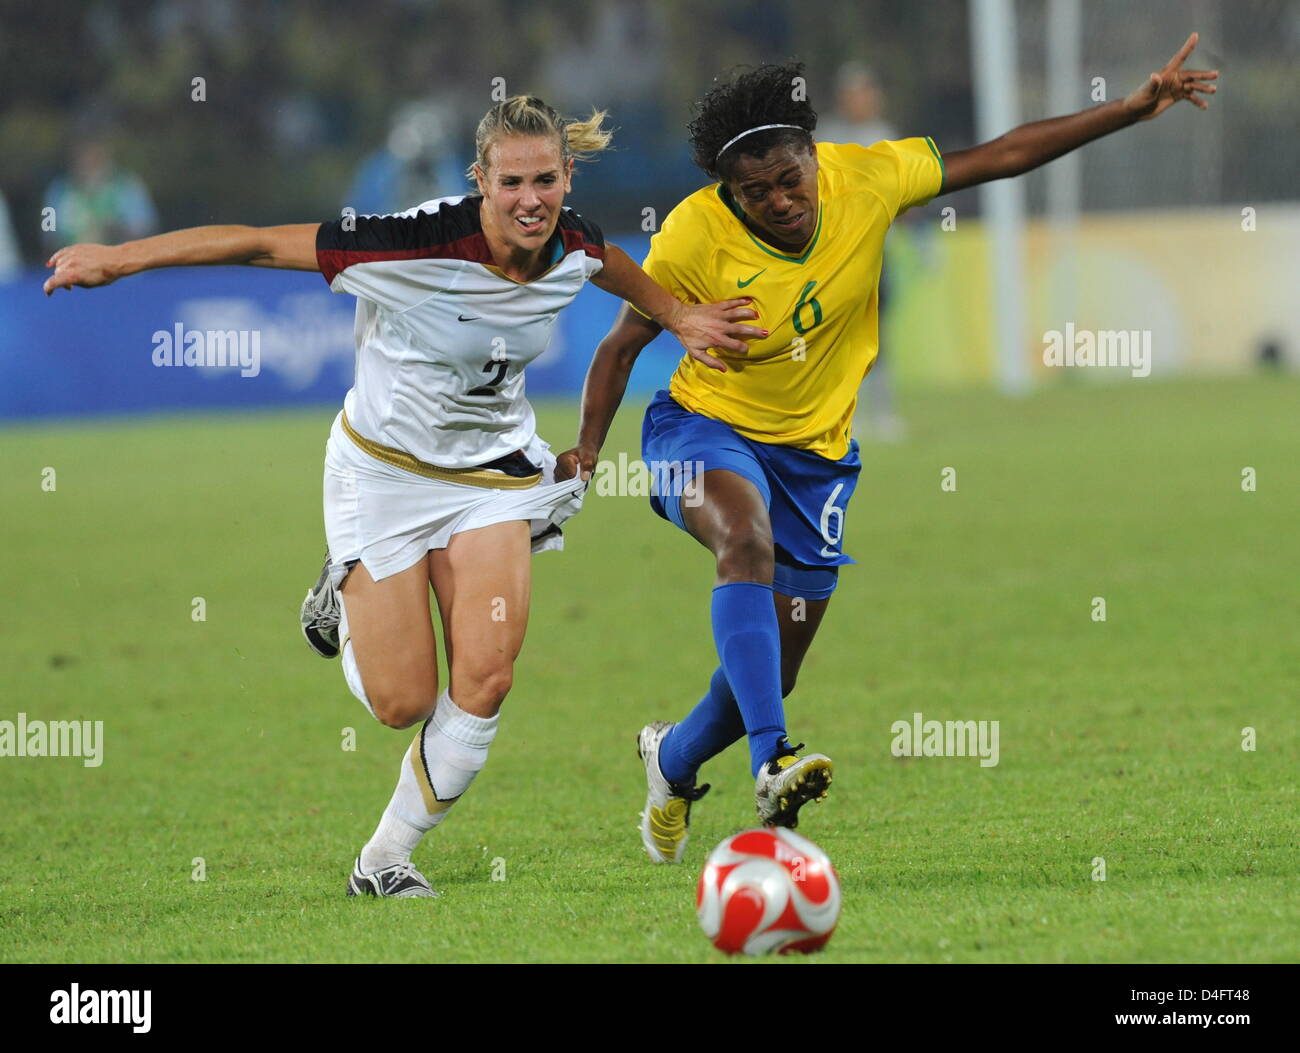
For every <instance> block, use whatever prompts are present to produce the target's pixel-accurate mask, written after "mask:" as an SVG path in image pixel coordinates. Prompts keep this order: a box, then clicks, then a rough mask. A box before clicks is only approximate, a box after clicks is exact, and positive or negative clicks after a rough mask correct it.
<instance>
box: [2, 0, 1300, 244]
mask: <svg viewBox="0 0 1300 1053" xmlns="http://www.w3.org/2000/svg"><path fill="white" fill-rule="evenodd" d="M0 7H2V8H3V12H4V13H3V18H2V20H0V24H2V25H3V36H2V37H0V100H3V101H2V102H0V107H2V111H0V192H2V193H3V195H4V197H5V199H6V200H7V203H8V212H9V219H10V222H11V223H12V232H13V237H14V238H16V245H15V246H10V248H9V253H10V255H12V254H13V253H14V252H16V253H17V255H18V256H19V257H21V258H22V259H25V260H28V261H36V260H38V259H40V258H42V253H44V252H46V251H47V249H48V248H49V247H50V245H51V243H52V242H54V241H56V240H58V241H65V242H66V241H68V240H87V239H89V240H121V239H122V238H125V237H130V236H134V235H137V234H139V233H142V232H147V231H149V230H152V229H160V228H161V229H170V228H175V227H183V226H191V225H197V224H201V223H210V222H245V223H252V224H269V223H281V222H299V221H307V220H312V219H315V218H318V217H321V218H323V217H327V216H334V215H337V214H338V211H339V209H340V208H341V207H343V206H344V205H351V206H352V207H355V208H357V209H358V210H359V211H361V212H368V211H387V210H391V209H395V208H405V207H409V206H410V205H413V204H416V203H418V202H419V201H421V200H425V199H427V198H428V197H432V196H437V195H441V194H446V193H455V192H457V191H459V190H460V189H462V188H463V187H464V185H465V184H464V180H463V177H462V176H461V174H460V173H461V171H462V170H463V168H464V165H465V163H466V162H467V161H468V160H469V159H470V149H471V145H472V137H473V129H474V125H475V124H476V122H477V120H478V118H479V117H480V116H481V115H482V113H483V111H484V110H485V109H486V108H487V106H488V105H489V104H490V102H491V95H490V93H491V91H492V87H493V78H498V77H499V78H503V79H504V83H505V86H506V89H507V90H508V91H509V92H510V93H516V92H525V91H526V92H532V93H536V94H540V95H542V96H543V97H544V98H546V99H547V100H548V101H551V102H552V103H553V104H554V105H556V106H557V107H559V108H561V109H562V110H564V111H565V112H567V113H571V114H576V113H582V112H586V111H588V110H589V109H590V108H591V107H593V106H598V107H601V108H606V109H608V110H609V111H610V113H611V117H612V121H613V123H614V125H615V126H616V127H617V128H618V129H619V134H618V136H617V139H616V146H617V148H618V149H617V151H616V152H614V153H613V154H610V155H607V156H606V157H604V158H602V159H601V161H600V162H599V165H598V166H597V167H595V168H593V169H591V170H589V171H588V172H586V173H584V175H583V177H582V179H581V180H580V183H579V186H578V187H577V188H576V189H575V203H576V204H577V205H578V207H579V208H582V209H584V210H587V211H589V212H591V213H592V214H593V215H594V216H597V217H598V218H600V220H601V221H602V222H603V223H604V224H605V225H606V226H607V227H609V228H611V229H615V230H616V229H618V228H619V227H620V226H621V225H623V226H626V227H627V228H628V229H637V228H638V226H639V217H640V215H641V209H642V208H643V207H645V206H646V205H663V206H665V207H666V206H670V205H671V204H672V203H673V202H675V201H677V200H679V199H680V198H681V197H682V196H683V195H684V194H686V193H687V192H689V191H690V190H692V189H694V188H695V187H697V186H699V185H701V184H702V182H704V179H703V177H702V176H701V174H700V173H699V172H698V171H696V170H695V169H694V168H693V166H692V165H691V164H690V161H689V159H688V156H687V151H686V146H685V132H684V129H685V124H686V122H687V120H688V119H689V117H690V108H691V104H692V102H693V101H694V100H696V99H697V98H699V96H700V95H701V94H702V93H703V92H704V91H705V90H706V89H707V87H708V86H709V84H710V82H711V81H712V79H713V78H714V77H715V76H716V75H717V74H718V73H719V72H720V71H721V70H724V69H728V68H730V67H732V66H735V65H737V64H744V63H753V62H759V61H765V60H780V59H785V58H789V57H791V56H797V57H799V58H802V59H803V60H805V61H806V62H807V64H808V78H809V92H810V98H811V99H812V100H813V102H814V105H815V106H817V108H818V109H819V112H820V113H821V114H822V115H823V120H824V121H825V122H826V124H827V125H832V126H837V127H839V128H840V129H841V130H843V129H844V127H845V126H846V125H848V126H852V125H855V124H856V125H863V124H869V123H870V122H872V121H879V122H884V124H885V125H886V128H887V129H888V130H890V131H893V132H894V133H895V134H898V135H901V136H908V135H930V136H932V137H933V138H934V139H935V141H936V142H937V143H938V144H939V145H940V148H941V149H955V148H960V147H962V146H967V145H970V144H971V143H972V141H973V138H974V131H973V128H974V121H973V103H972V90H971V83H972V70H971V59H970V44H969V28H968V10H967V8H968V5H967V2H966V0H927V2H925V3H917V2H913V0H879V2H875V3H870V4H867V3H858V2H849V3H836V2H827V3H799V2H780V0H775V2H774V0H710V2H708V3H701V2H698V0H563V2H559V0H556V2H553V3H547V4H538V3H533V2H525V0H368V2H367V3H364V4H357V3H354V2H351V0H85V2H75V0H70V2H63V0H60V2H57V3H46V4H36V3H31V2H23V3H15V2H13V0H6V2H5V3H4V4H3V5H0ZM1171 8H1181V9H1182V10H1183V16H1182V17H1178V18H1174V19H1173V24H1176V25H1177V26H1178V27H1179V29H1178V30H1177V31H1176V32H1171V29H1170V26H1171V17H1170V16H1171V11H1170V9H1171ZM1016 15H1017V33H1018V41H1017V43H1018V50H1019V56H1018V66H1019V68H1020V71H1021V81H1020V82H1021V91H1022V96H1023V107H1024V110H1025V112H1024V114H1023V117H1024V119H1026V120H1030V119H1034V118H1037V117H1043V116H1049V115H1050V114H1049V113H1048V111H1047V108H1046V87H1045V85H1046V76H1045V55H1046V49H1045V47H1044V43H1043V42H1044V32H1045V30H1044V18H1045V15H1044V4H1043V3H1042V2H1041V0H1021V2H1020V3H1018V4H1017V5H1016ZM1192 28H1196V29H1199V30H1200V31H1201V33H1202V37H1203V39H1204V40H1205V41H1207V42H1209V43H1212V46H1211V47H1207V48H1202V51H1201V52H1200V53H1198V56H1197V61H1198V62H1204V63H1205V64H1206V65H1210V64H1217V65H1219V66H1220V67H1221V68H1222V69H1223V71H1224V77H1225V83H1227V84H1230V85H1231V89H1232V92H1233V93H1234V97H1235V98H1236V99H1237V100H1239V101H1245V100H1249V106H1237V107H1234V108H1232V109H1231V110H1229V108H1227V107H1222V106H1221V107H1218V108H1216V109H1214V110H1212V111H1211V112H1210V113H1209V114H1206V115H1204V116H1205V120H1204V121H1203V122H1202V123H1201V124H1199V125H1198V126H1197V129H1196V132H1197V134H1196V135H1195V136H1194V137H1192V138H1191V139H1188V138H1187V137H1186V136H1185V135H1184V134H1183V129H1182V128H1181V127H1180V126H1178V125H1176V123H1175V122H1168V123H1167V124H1165V123H1164V122H1161V124H1159V125H1157V126H1156V127H1154V128H1153V129H1152V131H1151V133H1150V134H1147V135H1146V138H1145V141H1144V143H1143V149H1142V150H1141V151H1140V152H1135V151H1133V150H1132V149H1130V148H1129V146H1130V144H1128V143H1125V142H1123V141H1122V140H1121V139H1120V138H1119V137H1116V138H1114V139H1112V140H1109V141H1107V142H1104V143H1101V144H1098V146H1097V147H1095V148H1092V149H1090V150H1089V151H1087V153H1086V155H1085V157H1084V162H1083V163H1084V174H1083V179H1082V185H1083V188H1084V195H1083V205H1084V207H1085V208H1090V209H1101V208H1105V209H1125V208H1142V207H1159V206H1161V205H1162V204H1164V203H1166V202H1169V201H1171V200H1173V201H1177V202H1178V203H1179V204H1181V205H1188V204H1193V205H1196V204H1200V205H1211V204H1218V203H1225V202H1235V201H1249V202H1255V203H1259V202H1264V201H1269V200H1277V199H1282V198H1286V197H1290V196H1292V195H1293V194H1294V192H1295V174H1296V172H1297V170H1300V164H1298V162H1300V138H1298V137H1297V136H1296V134H1295V133H1296V116H1297V104H1296V91H1295V87H1296V72H1295V71H1296V68H1297V58H1298V57H1300V4H1297V3H1295V2H1294V0H1292V2H1283V0H1235V2H1232V3H1220V2H1209V0H1203V2H1197V0H1190V2H1186V3H1179V4H1176V5H1175V4H1167V3H1163V4H1133V3H1131V2H1129V0H1089V2H1088V3H1086V4H1084V5H1083V22H1082V33H1083V41H1082V54H1083V67H1084V72H1085V74H1087V75H1088V76H1089V77H1091V76H1104V77H1105V78H1106V80H1107V82H1108V83H1107V87H1108V92H1109V97H1115V96H1117V95H1120V94H1123V93H1125V92H1127V91H1129V90H1130V89H1131V88H1132V87H1134V86H1135V85H1136V84H1137V83H1138V82H1140V80H1141V78H1142V77H1143V76H1144V75H1145V74H1146V73H1147V72H1149V70H1150V69H1153V68H1158V67H1159V65H1160V64H1161V63H1162V62H1163V61H1164V60H1165V59H1166V58H1167V57H1168V55H1169V54H1171V53H1172V52H1173V50H1174V49H1175V48H1176V47H1177V46H1178V45H1179V44H1180V43H1181V41H1182V39H1183V38H1182V34H1183V33H1184V32H1186V31H1189V30H1190V29H1192ZM846 64H851V65H849V66H848V68H847V70H846ZM855 67H856V68H857V69H858V70H859V71H865V72H866V75H867V83H868V84H869V88H868V89H867V90H866V91H864V90H862V89H861V88H857V89H855V88H854V87H853V86H852V85H851V84H849V83H847V82H849V81H852V80H853V77H852V76H851V74H852V72H853V71H854V69H855ZM195 77H202V78H203V79H204V92H205V95H206V99H205V101H194V100H193V99H192V95H193V88H192V82H193V79H194V78H195ZM861 81H862V78H859V83H861ZM1088 104H1089V100H1088V98H1087V97H1086V96H1085V95H1084V94H1083V93H1082V91H1081V94H1080V98H1079V99H1078V106H1079V107H1080V108H1081V107H1083V106H1086V105H1088ZM850 130H851V129H850ZM1040 183H1041V180H1034V179H1031V182H1030V188H1029V201H1030V206H1031V208H1036V207H1040V206H1041V204H1042V192H1041V186H1040V185H1039V184H1040ZM60 204H65V205H68V206H69V211H68V213H67V219H68V222H67V223H66V224H61V229H60V231H59V232H58V236H57V237H48V236H43V234H42V231H41V229H40V223H39V219H40V215H41V209H42V208H43V207H45V206H47V205H53V206H55V207H58V206H59V205H60ZM969 204H970V207H971V208H977V207H978V202H977V201H975V200H974V195H972V200H971V201H970V203H969ZM63 212H64V210H63V209H60V214H61V215H62V214H63ZM83 235H84V237H83Z"/></svg>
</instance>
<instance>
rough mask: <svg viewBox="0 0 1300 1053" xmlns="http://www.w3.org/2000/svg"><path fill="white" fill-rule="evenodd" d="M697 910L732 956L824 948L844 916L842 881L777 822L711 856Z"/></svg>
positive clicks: (820, 855)
mask: <svg viewBox="0 0 1300 1053" xmlns="http://www.w3.org/2000/svg"><path fill="white" fill-rule="evenodd" d="M695 913H696V915H697V916H698V917H699V919H700V927H701V928H703V929H704V935H706V936H707V937H708V938H709V939H710V940H711V941H713V946H715V947H717V948H718V950H721V951H726V952H727V953H728V954H737V953H741V954H755V955H757V954H770V953H772V952H773V951H775V952H777V953H779V954H788V953H790V952H791V951H802V952H803V953H805V954H807V953H809V952H812V951H818V950H821V949H822V948H823V947H825V946H826V942H827V941H828V940H829V939H830V938H831V933H832V932H834V931H835V924H836V922H838V921H839V918H840V879H839V875H838V874H836V873H835V868H834V867H833V866H831V861H830V858H829V857H828V856H827V855H826V853H825V852H823V851H822V850H821V849H820V848H818V847H817V846H816V845H815V844H813V843H812V842H811V841H809V840H808V839H807V838H806V837H800V836H799V835H798V834H796V833H793V832H791V831H789V830H784V829H780V828H778V827H771V826H765V827H763V828H762V829H759V830H746V831H744V832H743V833H739V834H735V835H733V836H731V837H728V838H727V839H726V840H725V841H723V842H722V843H721V844H720V845H718V847H717V848H715V849H714V850H713V852H712V853H711V854H710V855H709V859H708V862H706V863H705V864H704V872H703V873H702V874H700V883H699V886H698V887H697V889H696V893H695Z"/></svg>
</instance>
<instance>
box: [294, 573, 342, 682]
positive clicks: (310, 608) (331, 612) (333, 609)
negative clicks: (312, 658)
mask: <svg viewBox="0 0 1300 1053" xmlns="http://www.w3.org/2000/svg"><path fill="white" fill-rule="evenodd" d="M341 616H342V609H341V608H340V606H339V590H338V589H336V588H335V587H334V585H333V583H332V582H331V581H330V554H329V553H328V552H326V553H325V566H324V567H323V568H322V569H321V572H320V577H319V578H318V579H317V580H316V584H315V585H313V586H312V587H311V588H310V589H308V590H307V598H306V599H305V600H303V601H302V611H301V612H300V615H299V620H300V621H301V623H302V635H303V638H304V639H305V640H306V641H307V646H308V647H310V648H311V649H312V650H313V651H315V652H316V653H317V654H318V655H320V656H321V657H322V658H337V657H338V653H339V618H340V617H341Z"/></svg>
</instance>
